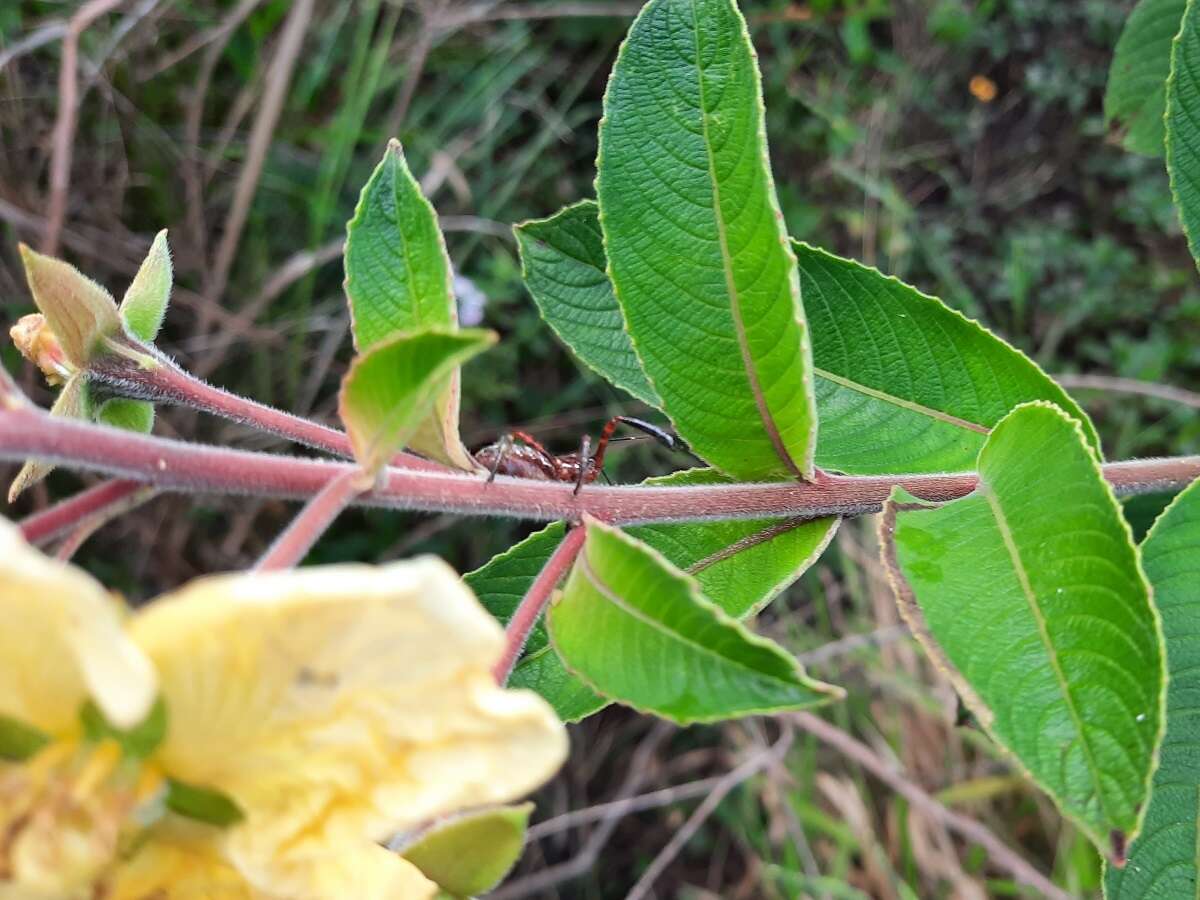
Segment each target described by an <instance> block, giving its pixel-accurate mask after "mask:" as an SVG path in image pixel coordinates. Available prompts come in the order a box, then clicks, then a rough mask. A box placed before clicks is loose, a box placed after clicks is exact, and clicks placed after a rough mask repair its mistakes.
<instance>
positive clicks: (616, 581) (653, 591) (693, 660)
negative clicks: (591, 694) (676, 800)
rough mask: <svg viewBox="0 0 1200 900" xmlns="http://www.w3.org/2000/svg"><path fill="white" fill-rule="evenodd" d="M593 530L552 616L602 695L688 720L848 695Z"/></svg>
mask: <svg viewBox="0 0 1200 900" xmlns="http://www.w3.org/2000/svg"><path fill="white" fill-rule="evenodd" d="M586 528H587V532H588V533H587V541H586V542H585V544H584V547H583V552H582V553H581V554H580V556H579V559H578V560H577V561H576V563H575V567H574V568H573V569H572V570H571V574H570V575H569V576H568V578H567V583H566V586H565V587H564V588H563V591H562V593H561V594H560V595H559V596H558V597H557V598H556V599H555V601H554V602H553V604H552V605H551V607H550V611H549V613H548V615H547V619H548V624H549V631H550V635H551V639H552V640H553V643H554V647H555V649H557V650H558V652H559V654H560V655H561V656H562V658H563V660H564V661H565V662H566V664H567V666H568V668H569V669H570V670H571V671H573V672H574V673H575V674H577V675H579V676H580V677H581V678H582V679H583V680H584V681H585V682H587V683H588V685H589V686H591V687H592V688H593V689H595V690H596V691H598V692H599V693H602V694H604V695H605V696H606V697H611V698H612V699H614V700H617V701H619V702H621V703H625V704H627V705H629V706H633V707H635V708H637V709H641V710H644V711H648V712H653V713H655V714H657V715H660V716H663V717H665V718H669V719H672V720H674V721H676V722H680V723H687V722H709V721H715V720H718V719H727V718H732V717H735V716H744V715H752V714H757V713H768V712H781V711H784V710H795V709H806V708H809V707H812V706H817V705H820V704H822V703H826V702H828V701H829V700H832V699H835V698H837V697H840V696H842V691H841V690H840V689H839V688H836V687H833V686H832V685H828V684H823V683H822V682H819V681H815V680H813V679H811V678H809V677H808V676H807V675H805V673H804V670H803V668H801V666H800V664H799V663H798V662H796V660H794V659H793V658H792V657H790V656H788V655H787V653H785V652H784V651H783V649H782V648H780V647H779V646H778V645H776V644H774V643H772V642H771V641H768V640H766V639H764V638H761V637H758V636H756V635H753V634H751V633H750V632H749V631H747V630H746V629H745V628H744V627H743V626H742V625H740V624H738V622H737V620H735V619H733V618H732V617H731V616H729V615H727V614H726V613H724V612H723V611H722V610H721V608H720V607H718V606H717V605H716V604H714V603H713V602H712V601H710V600H708V599H707V598H705V597H704V595H703V594H701V592H700V588H699V585H698V584H697V583H696V581H695V580H694V579H692V578H690V577H689V576H687V575H685V574H684V573H683V572H680V571H679V570H678V569H676V568H675V567H674V566H672V565H671V564H670V563H669V562H667V560H666V559H664V558H663V557H662V556H661V555H660V554H659V553H657V552H656V551H654V550H652V549H651V548H649V547H647V546H646V545H645V544H642V543H641V542H640V541H637V540H635V539H634V538H632V537H630V536H629V535H627V534H624V533H622V532H620V531H618V530H617V529H615V528H612V527H610V526H608V525H605V524H603V523H600V522H597V521H595V520H593V519H589V520H587V522H586Z"/></svg>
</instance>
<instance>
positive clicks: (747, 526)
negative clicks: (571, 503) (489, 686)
mask: <svg viewBox="0 0 1200 900" xmlns="http://www.w3.org/2000/svg"><path fill="white" fill-rule="evenodd" d="M728 481H730V479H728V478H726V477H725V476H723V475H721V474H720V473H719V472H716V471H714V470H712V469H692V470H689V471H685V472H675V473H672V474H671V475H667V476H665V477H662V478H651V479H649V481H648V482H647V483H648V484H658V485H662V484H674V485H682V484H718V483H721V482H728ZM838 521H839V520H838V519H818V520H815V521H811V522H805V523H803V524H797V523H795V522H788V521H780V520H778V519H776V520H769V519H764V520H749V521H742V522H735V521H730V522H699V523H687V524H680V525H637V526H634V527H631V528H628V529H626V532H627V533H628V534H629V535H631V536H632V537H634V538H636V539H638V540H640V541H642V542H643V543H645V544H647V545H648V546H650V547H652V548H654V549H655V550H657V551H659V552H660V553H661V554H662V555H663V556H665V557H666V558H667V560H669V561H670V562H671V564H672V565H674V566H675V567H676V568H678V569H681V570H684V571H691V572H692V576H693V577H694V578H695V579H696V581H697V582H698V583H699V585H700V589H701V590H702V591H703V592H704V595H705V596H706V597H708V599H710V600H712V601H713V602H714V603H715V604H716V605H717V606H719V607H720V608H721V609H723V610H724V611H725V612H726V613H728V614H729V615H731V616H734V617H735V618H745V617H746V616H749V615H752V614H754V613H756V612H758V610H760V609H762V608H763V607H764V606H766V605H767V604H768V603H769V602H770V601H771V600H773V599H774V598H775V597H776V596H778V594H779V593H780V592H781V591H782V590H783V589H784V588H786V587H787V586H788V585H790V584H791V583H792V582H794V581H795V580H796V579H797V578H799V577H800V575H801V574H802V573H803V572H804V571H805V570H806V569H807V568H808V567H809V566H810V565H812V564H813V563H814V562H815V561H816V560H817V558H818V557H819V556H820V555H821V553H822V552H823V551H824V549H825V547H826V546H828V544H829V541H830V540H832V538H833V535H834V533H835V532H836V530H837V524H838ZM563 533H564V531H563V525H562V523H561V522H557V523H555V524H553V525H549V526H547V527H546V528H544V529H542V530H541V531H539V532H536V533H535V534H531V535H530V536H529V537H527V538H526V539H525V540H523V541H521V542H520V543H518V544H515V545H514V546H512V547H510V548H509V549H508V550H506V551H505V552H504V553H501V554H500V555H498V556H495V557H493V558H492V559H491V560H490V561H489V562H488V563H487V564H486V565H484V566H482V567H481V568H479V569H476V570H475V571H474V572H470V573H468V574H467V575H465V576H463V578H464V580H465V581H466V583H467V585H468V586H469V587H470V588H471V590H473V591H474V592H475V594H476V596H477V597H479V600H480V602H481V603H483V605H484V607H485V608H486V609H487V610H488V612H490V613H491V614H492V615H494V616H495V617H496V618H497V619H499V620H500V621H501V622H504V623H507V622H508V620H509V619H510V618H511V617H512V614H513V612H514V610H516V608H517V605H518V604H519V603H520V602H521V598H522V597H524V596H525V592H526V591H528V590H529V586H530V585H531V584H533V580H534V578H536V577H537V574H538V572H540V571H541V570H542V567H543V566H544V565H545V564H546V560H548V559H549V558H550V554H551V553H552V552H553V551H554V548H555V547H557V546H558V544H559V542H560V541H561V540H562V538H563ZM734 549H736V550H737V553H736V555H732V556H728V557H724V558H722V554H723V553H724V552H728V551H730V550H734ZM509 684H510V685H512V686H513V687H525V688H530V689H531V690H534V691H537V692H538V693H539V694H541V695H542V696H543V697H545V698H546V700H547V701H549V703H550V705H551V706H553V707H554V711H555V712H557V713H558V715H559V717H560V718H561V719H562V720H563V721H565V722H573V721H578V720H579V719H582V718H585V717H586V716H589V715H591V714H592V713H594V712H596V711H597V710H599V709H603V708H604V707H605V706H607V705H608V701H607V700H605V699H604V698H602V697H600V696H598V695H597V694H596V693H595V692H594V691H592V690H591V689H590V688H588V687H587V685H585V684H584V683H583V682H582V681H580V680H579V679H578V678H576V677H575V676H574V675H571V674H570V673H569V672H567V670H566V669H565V668H564V667H563V664H562V660H561V659H560V658H559V656H558V654H557V653H555V652H554V649H553V648H552V647H551V646H550V643H549V638H548V636H547V634H546V628H545V625H544V624H543V623H541V622H539V623H538V624H537V625H536V626H535V627H534V629H533V632H532V633H531V634H530V636H529V640H528V642H527V643H526V645H525V655H524V656H522V657H521V659H520V660H519V661H518V662H517V665H516V667H515V668H514V669H513V673H512V675H511V676H510V678H509Z"/></svg>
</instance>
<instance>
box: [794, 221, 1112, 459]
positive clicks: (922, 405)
mask: <svg viewBox="0 0 1200 900" xmlns="http://www.w3.org/2000/svg"><path fill="white" fill-rule="evenodd" d="M795 250H796V257H797V259H798V260H799V265H800V282H801V284H802V285H803V288H804V302H805V307H806V309H807V310H808V320H809V324H810V326H811V327H812V335H813V360H814V364H815V366H816V369H815V371H816V376H817V383H816V395H817V408H818V409H819V410H820V413H821V442H820V444H819V445H818V447H817V462H818V464H819V465H820V466H822V467H823V468H828V469H836V470H838V471H842V472H848V473H851V474H868V475H869V474H883V473H887V472H945V471H963V470H968V469H970V468H972V467H973V465H974V463H975V458H976V457H977V456H978V455H979V451H980V449H981V448H982V447H983V443H984V441H985V440H986V439H987V432H988V430H989V429H990V428H992V427H993V426H994V425H995V424H996V423H997V422H999V421H1000V419H1001V418H1003V417H1004V415H1005V414H1006V413H1008V411H1009V410H1011V409H1012V408H1013V407H1015V406H1017V405H1018V404H1020V403H1023V402H1027V401H1031V400H1048V401H1050V402H1052V403H1054V404H1056V405H1057V406H1058V407H1059V408H1061V409H1063V410H1065V411H1066V412H1068V413H1069V414H1070V415H1071V417H1072V418H1073V419H1075V420H1076V421H1078V422H1079V423H1080V424H1081V425H1082V426H1083V428H1084V432H1085V434H1086V435H1087V440H1088V444H1089V445H1090V446H1091V447H1092V448H1093V449H1094V450H1095V451H1096V452H1097V453H1099V450H1100V440H1099V438H1098V437H1097V436H1096V432H1095V429H1093V427H1092V424H1091V422H1090V421H1089V420H1088V417H1087V414H1086V413H1084V411H1083V410H1082V409H1080V408H1079V406H1078V405H1076V403H1075V402H1074V401H1073V400H1072V399H1071V398H1070V397H1068V396H1067V394H1066V393H1065V392H1064V391H1063V389H1062V388H1060V387H1059V386H1058V385H1057V384H1055V383H1054V381H1052V380H1051V379H1050V377H1049V376H1047V375H1046V373H1045V372H1043V371H1042V370H1041V369H1039V368H1038V367H1037V365H1036V364H1034V363H1033V361H1032V360H1030V359H1029V358H1028V357H1027V356H1025V355H1024V354H1023V353H1021V352H1020V351H1019V350H1016V349H1015V348H1013V347H1011V346H1009V345H1008V344H1006V343H1005V342H1004V341H1002V340H1000V338H998V337H996V336H995V335H993V334H992V333H991V332H989V331H987V330H986V329H984V328H983V327H982V326H980V325H979V324H978V323H976V322H973V321H971V320H970V319H967V318H965V317H964V316H962V315H961V314H959V313H958V312H955V311H954V310H952V309H950V308H949V307H947V306H946V305H945V304H943V303H942V302H941V301H940V300H937V299H935V298H933V297H930V296H927V295H925V294H922V293H921V292H920V291H918V290H916V289H915V288H911V287H909V286H908V285H906V284H904V283H903V282H901V281H899V280H897V279H896V278H891V277H888V276H886V275H883V274H882V273H881V272H879V271H878V270H876V269H872V268H868V267H866V266H863V265H860V264H858V263H856V262H853V261H852V260H848V259H841V258H839V257H837V256H833V255H832V254H829V253H826V252H825V251H824V250H818V249H816V248H814V247H810V246H808V245H807V244H800V243H797V244H796V245H795Z"/></svg>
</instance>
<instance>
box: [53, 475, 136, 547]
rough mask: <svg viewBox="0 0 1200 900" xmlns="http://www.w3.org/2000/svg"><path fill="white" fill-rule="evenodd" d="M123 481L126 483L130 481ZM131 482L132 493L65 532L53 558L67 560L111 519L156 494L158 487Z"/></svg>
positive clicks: (83, 518) (105, 506) (88, 516)
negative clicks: (132, 486)
mask: <svg viewBox="0 0 1200 900" xmlns="http://www.w3.org/2000/svg"><path fill="white" fill-rule="evenodd" d="M125 483H126V484H128V483H130V482H125ZM133 484H134V488H135V490H134V491H133V492H132V493H129V494H125V495H123V496H122V497H121V498H120V499H119V500H116V501H114V502H111V503H108V504H106V505H104V506H102V507H101V508H99V509H97V510H95V511H94V512H92V513H91V514H90V515H87V516H84V517H82V518H81V519H80V520H79V521H78V522H76V523H75V524H74V526H73V527H72V528H71V530H70V532H69V533H68V534H67V537H66V539H65V540H64V541H63V542H62V544H61V545H60V546H59V548H58V550H57V551H55V553H54V556H55V558H56V559H61V560H64V561H65V560H69V559H70V558H71V557H73V556H74V555H75V554H76V553H78V552H79V548H80V547H82V546H83V545H84V544H85V543H86V542H87V539H88V538H90V537H91V536H92V535H93V534H95V533H96V532H97V531H99V530H100V529H101V528H103V527H104V526H105V525H107V524H108V523H109V522H111V521H112V520H113V519H115V518H117V517H118V516H123V515H125V513H127V512H130V511H132V510H134V509H137V508H138V507H139V506H141V505H142V504H143V503H146V502H148V501H150V500H152V499H154V498H155V497H157V496H158V488H156V487H154V486H153V485H146V484H137V483H136V482H133Z"/></svg>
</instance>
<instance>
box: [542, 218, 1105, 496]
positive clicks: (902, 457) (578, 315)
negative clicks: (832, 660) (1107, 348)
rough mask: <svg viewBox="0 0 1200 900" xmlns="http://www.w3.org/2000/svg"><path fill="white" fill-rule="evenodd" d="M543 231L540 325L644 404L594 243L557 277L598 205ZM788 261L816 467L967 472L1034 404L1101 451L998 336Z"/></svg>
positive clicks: (917, 298) (820, 259) (867, 276)
mask: <svg viewBox="0 0 1200 900" xmlns="http://www.w3.org/2000/svg"><path fill="white" fill-rule="evenodd" d="M531 224H533V223H531ZM536 224H537V226H538V228H537V235H538V237H537V239H536V241H534V240H533V239H532V238H530V237H529V236H524V237H523V238H522V243H523V244H529V245H530V248H531V249H527V250H525V251H524V253H525V272H526V280H527V282H528V283H529V289H530V292H531V293H532V294H533V295H534V297H535V298H536V299H537V301H538V306H539V308H540V309H541V312H542V316H543V317H544V318H545V319H546V321H547V322H548V323H549V324H550V326H551V327H552V328H554V329H555V331H557V332H558V334H559V335H560V336H561V337H562V338H563V340H564V341H566V342H567V343H568V344H569V345H570V346H571V347H572V348H573V349H574V350H575V352H576V353H578V354H579V356H580V358H581V359H583V360H584V362H586V363H588V365H590V366H592V367H593V368H594V369H596V371H597V372H599V373H600V374H601V375H603V376H605V377H606V378H608V379H609V380H610V381H612V382H613V383H614V384H617V385H618V386H621V387H625V388H626V389H627V390H629V391H630V393H635V394H636V392H635V391H633V389H632V388H631V387H630V384H629V383H627V378H628V373H629V372H631V371H637V372H640V371H641V370H640V368H639V367H638V365H639V364H638V360H637V355H636V354H635V352H634V349H633V345H632V344H631V343H630V341H629V336H628V335H627V334H626V333H625V330H624V328H623V326H622V323H621V319H620V314H619V312H620V311H619V308H618V306H617V300H616V297H615V296H614V295H613V293H612V289H611V287H610V286H608V282H606V281H603V282H601V281H597V279H599V278H600V277H601V276H602V274H603V272H602V270H603V267H604V259H603V255H602V253H603V248H597V247H596V246H595V245H594V244H591V245H589V246H590V247H591V250H590V251H589V254H590V255H589V256H588V259H589V262H588V264H587V267H586V271H580V272H579V273H578V275H577V277H574V278H572V277H568V276H567V275H565V274H563V275H561V276H559V277H555V273H567V272H574V271H575V269H576V267H579V266H581V265H582V264H581V263H579V262H578V258H577V257H581V256H583V255H584V254H583V253H582V251H581V250H580V249H579V248H580V247H582V246H583V238H582V237H581V235H585V234H588V233H593V234H594V233H595V232H596V231H598V229H599V223H598V221H597V208H596V204H595V203H594V202H592V201H590V200H585V201H583V202H581V203H577V204H575V205H574V206H570V207H567V208H566V209H564V210H562V211H560V212H559V213H558V214H557V215H554V216H551V217H550V218H548V219H544V220H542V221H540V222H538V223H536ZM521 227H522V228H526V227H528V226H521ZM793 249H794V251H795V253H796V258H797V261H798V264H799V271H800V282H801V285H802V286H803V290H804V297H805V307H806V309H807V311H808V321H809V325H810V327H811V328H812V335H813V364H814V366H815V369H814V371H815V373H816V399H817V409H818V411H819V413H820V419H821V434H820V442H819V443H818V445H817V451H816V461H817V464H818V465H820V466H822V467H824V468H828V469H836V470H840V471H845V472H850V473H855V474H859V473H866V474H882V473H886V472H942V471H948V470H964V469H969V468H971V466H972V465H973V464H974V462H975V457H976V456H977V455H978V453H979V450H980V448H981V447H982V446H983V442H984V440H985V438H986V437H987V431H988V429H989V428H991V426H993V425H995V424H996V422H998V421H999V420H1000V418H1001V417H1002V416H1003V415H1004V414H1005V413H1007V412H1008V411H1009V410H1010V409H1012V408H1013V407H1014V406H1016V405H1017V404H1019V403H1024V402H1027V401H1030V400H1049V401H1051V402H1052V403H1055V404H1056V405H1058V406H1059V407H1060V408H1062V409H1064V410H1066V411H1067V412H1069V413H1070V414H1071V416H1072V417H1074V418H1076V419H1078V420H1079V422H1080V423H1081V424H1082V425H1083V427H1084V430H1085V432H1086V434H1087V437H1088V442H1089V443H1090V444H1091V445H1092V446H1093V447H1095V448H1097V450H1098V449H1099V439H1098V438H1097V436H1096V432H1095V429H1094V428H1093V427H1092V424H1091V422H1090V421H1089V419H1088V417H1087V415H1086V413H1084V411H1083V410H1082V409H1080V407H1079V406H1078V405H1077V404H1076V403H1075V402H1074V401H1073V400H1072V399H1071V398H1070V397H1069V396H1068V395H1067V394H1066V393H1065V392H1064V391H1063V390H1062V388H1060V387H1059V386H1058V385H1057V384H1055V382H1054V381H1053V380H1052V379H1051V378H1050V377H1049V376H1048V375H1046V373H1044V372H1043V371H1042V370H1041V369H1039V368H1038V366H1037V365H1036V364H1035V363H1034V362H1032V361H1031V360H1030V359H1029V358H1028V357H1027V356H1025V355H1024V354H1023V353H1021V352H1020V351H1019V350H1016V349H1015V348H1013V347H1011V346H1010V345H1009V344H1007V343H1005V342H1004V341H1002V340H1001V339H1000V338H998V337H996V336H995V335H994V334H992V333H991V332H990V331H987V330H986V329H984V328H983V327H982V326H980V325H979V324H977V323H976V322H974V321H972V320H970V319H967V318H965V317H963V316H962V315H961V314H960V313H958V312H956V311H955V310H952V309H950V308H949V307H947V306H946V305H945V304H943V303H942V302H941V301H939V300H937V299H936V298H934V297H930V296H927V295H926V294H922V293H921V292H920V291H918V290H916V289H915V288H912V287H909V286H908V285H906V284H904V283H903V282H901V281H898V280H896V279H895V278H892V277H889V276H886V275H883V274H882V273H880V272H879V271H877V270H875V269H872V268H868V267H866V266H863V265H860V264H859V263H856V262H853V261H851V260H848V259H841V258H840V257H837V256H833V255H832V254H829V253H826V252H825V251H823V250H818V249H815V248H813V247H810V246H808V245H807V244H801V243H798V242H797V243H794V244H793ZM597 254H599V256H597ZM547 284H553V286H554V289H553V290H551V289H549V288H548V287H547V286H546V285H547ZM581 310H586V311H587V315H586V316H585V315H584V314H583V313H582V312H580V311H581ZM639 396H640V395H639ZM642 399H643V400H647V402H650V398H646V397H642Z"/></svg>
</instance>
